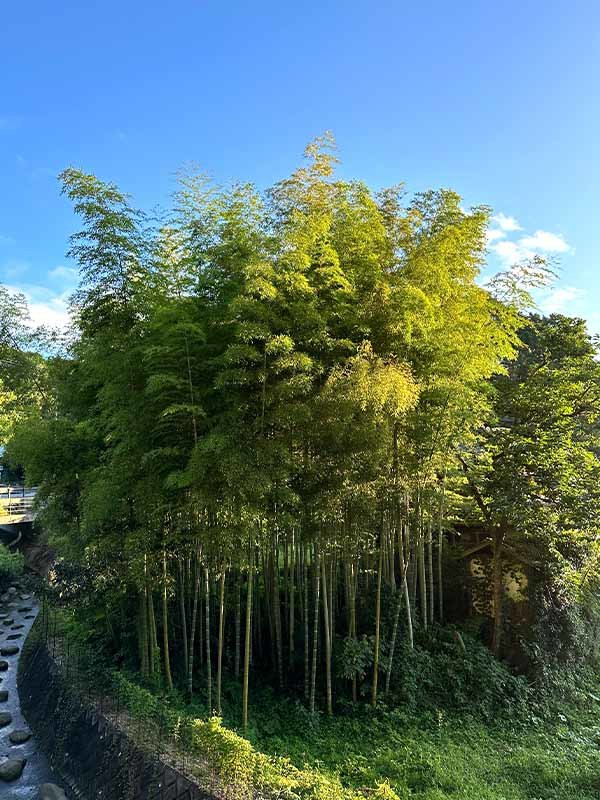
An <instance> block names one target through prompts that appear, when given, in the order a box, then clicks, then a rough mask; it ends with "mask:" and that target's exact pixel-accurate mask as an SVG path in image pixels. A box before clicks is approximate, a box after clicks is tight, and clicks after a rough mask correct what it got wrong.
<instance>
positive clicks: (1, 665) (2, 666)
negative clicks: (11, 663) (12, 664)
mask: <svg viewBox="0 0 600 800" xmlns="http://www.w3.org/2000/svg"><path fill="white" fill-rule="evenodd" d="M7 669H8V661H4V659H2V661H0V672H6V670H7Z"/></svg>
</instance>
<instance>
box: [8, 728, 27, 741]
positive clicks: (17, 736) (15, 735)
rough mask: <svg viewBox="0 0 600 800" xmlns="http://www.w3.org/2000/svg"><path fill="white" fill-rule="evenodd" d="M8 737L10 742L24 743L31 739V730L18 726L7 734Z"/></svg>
mask: <svg viewBox="0 0 600 800" xmlns="http://www.w3.org/2000/svg"><path fill="white" fill-rule="evenodd" d="M8 738H9V739H10V741H11V743H12V744H25V742H28V741H29V740H30V739H31V731H28V730H25V728H19V729H18V730H16V731H13V732H12V733H11V734H9V736H8Z"/></svg>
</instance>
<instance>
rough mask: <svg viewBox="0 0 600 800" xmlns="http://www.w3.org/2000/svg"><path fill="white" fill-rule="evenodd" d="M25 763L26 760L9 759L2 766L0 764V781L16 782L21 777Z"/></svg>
mask: <svg viewBox="0 0 600 800" xmlns="http://www.w3.org/2000/svg"><path fill="white" fill-rule="evenodd" d="M26 762H27V759H26V758H9V759H8V761H5V762H4V764H0V780H3V781H16V780H17V778H20V777H21V773H22V772H23V768H24V766H25V764H26Z"/></svg>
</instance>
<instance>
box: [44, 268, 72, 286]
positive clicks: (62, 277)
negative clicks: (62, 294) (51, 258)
mask: <svg viewBox="0 0 600 800" xmlns="http://www.w3.org/2000/svg"><path fill="white" fill-rule="evenodd" d="M78 274H79V273H78V272H77V270H76V269H73V267H63V266H62V265H61V266H59V267H56V268H55V269H52V270H50V272H49V273H48V275H49V276H50V277H51V278H54V279H56V280H57V281H61V282H63V283H66V284H68V285H69V286H75V284H76V283H77V276H78Z"/></svg>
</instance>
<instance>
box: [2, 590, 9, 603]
mask: <svg viewBox="0 0 600 800" xmlns="http://www.w3.org/2000/svg"><path fill="white" fill-rule="evenodd" d="M0 600H2V601H3V602H4V603H5V602H6V601H7V600H8V593H7V592H5V593H4V594H0Z"/></svg>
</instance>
